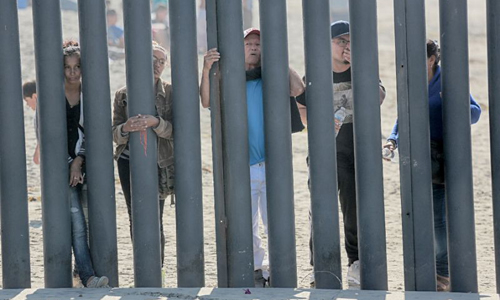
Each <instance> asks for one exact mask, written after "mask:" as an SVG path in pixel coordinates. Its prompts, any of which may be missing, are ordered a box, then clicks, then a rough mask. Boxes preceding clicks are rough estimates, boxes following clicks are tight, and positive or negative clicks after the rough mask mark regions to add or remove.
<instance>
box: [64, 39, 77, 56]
mask: <svg viewBox="0 0 500 300" xmlns="http://www.w3.org/2000/svg"><path fill="white" fill-rule="evenodd" d="M63 55H64V58H66V57H69V56H73V55H77V56H78V57H80V44H78V42H77V41H75V40H66V41H64V42H63Z"/></svg>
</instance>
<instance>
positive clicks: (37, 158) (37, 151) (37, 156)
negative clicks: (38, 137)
mask: <svg viewBox="0 0 500 300" xmlns="http://www.w3.org/2000/svg"><path fill="white" fill-rule="evenodd" d="M33 162H34V163H35V164H36V165H39V164H40V145H38V142H37V143H36V147H35V152H34V153H33Z"/></svg>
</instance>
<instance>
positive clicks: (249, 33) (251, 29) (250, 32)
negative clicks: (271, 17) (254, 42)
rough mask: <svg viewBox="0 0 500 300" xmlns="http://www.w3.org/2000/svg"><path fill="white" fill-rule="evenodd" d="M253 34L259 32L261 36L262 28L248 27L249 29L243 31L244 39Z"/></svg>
mask: <svg viewBox="0 0 500 300" xmlns="http://www.w3.org/2000/svg"><path fill="white" fill-rule="evenodd" d="M251 34H257V35H258V36H260V30H258V29H257V28H253V27H251V28H248V29H247V30H245V31H243V39H246V38H247V36H249V35H251Z"/></svg>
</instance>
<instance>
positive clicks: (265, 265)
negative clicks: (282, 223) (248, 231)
mask: <svg viewBox="0 0 500 300" xmlns="http://www.w3.org/2000/svg"><path fill="white" fill-rule="evenodd" d="M259 177H260V197H259V213H260V218H261V220H262V224H263V225H264V235H265V236H269V235H268V226H267V221H268V219H267V191H266V164H265V163H262V166H260V167H259ZM267 244H268V247H267V259H266V249H264V259H263V261H262V275H263V276H264V278H265V279H266V280H267V279H269V241H268V243H267Z"/></svg>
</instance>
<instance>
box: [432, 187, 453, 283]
mask: <svg viewBox="0 0 500 300" xmlns="http://www.w3.org/2000/svg"><path fill="white" fill-rule="evenodd" d="M444 188H445V186H444V184H432V198H433V204H434V252H435V254H436V273H437V274H438V275H441V276H445V277H448V276H449V271H448V233H447V231H446V230H447V228H446V202H445V189H444Z"/></svg>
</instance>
